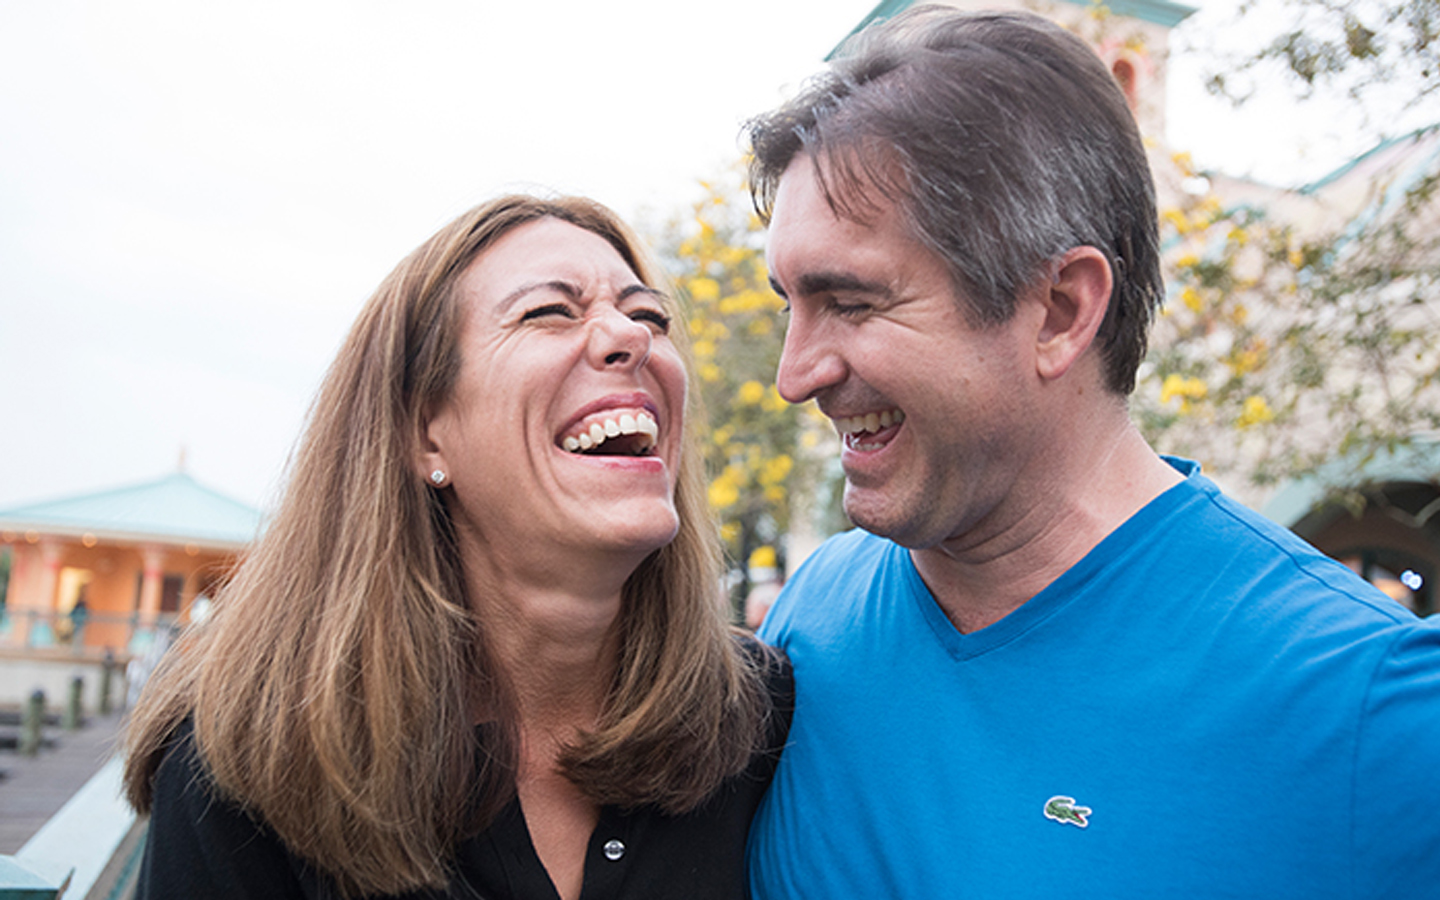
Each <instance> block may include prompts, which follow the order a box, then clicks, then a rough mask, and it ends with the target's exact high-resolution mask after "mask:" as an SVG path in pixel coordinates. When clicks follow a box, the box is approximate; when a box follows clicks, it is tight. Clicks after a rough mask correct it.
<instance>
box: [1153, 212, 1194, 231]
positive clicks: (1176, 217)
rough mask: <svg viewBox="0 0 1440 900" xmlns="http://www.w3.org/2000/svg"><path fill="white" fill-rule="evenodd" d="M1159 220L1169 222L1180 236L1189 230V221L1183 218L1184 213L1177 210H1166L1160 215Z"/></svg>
mask: <svg viewBox="0 0 1440 900" xmlns="http://www.w3.org/2000/svg"><path fill="white" fill-rule="evenodd" d="M1160 218H1161V219H1163V220H1164V221H1166V222H1169V223H1170V225H1171V227H1173V228H1174V229H1175V231H1176V232H1178V233H1180V234H1185V233H1187V232H1188V231H1189V230H1190V220H1189V219H1187V218H1186V217H1185V213H1183V212H1181V211H1180V210H1178V209H1174V208H1171V209H1167V210H1165V212H1163V213H1161V215H1160Z"/></svg>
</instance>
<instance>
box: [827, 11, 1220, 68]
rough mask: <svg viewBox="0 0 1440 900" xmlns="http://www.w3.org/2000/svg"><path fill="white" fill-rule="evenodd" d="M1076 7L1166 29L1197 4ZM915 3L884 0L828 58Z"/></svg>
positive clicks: (1181, 19)
mask: <svg viewBox="0 0 1440 900" xmlns="http://www.w3.org/2000/svg"><path fill="white" fill-rule="evenodd" d="M1064 2H1066V3H1072V4H1074V5H1076V6H1097V5H1103V6H1104V7H1105V8H1106V9H1108V10H1110V11H1111V12H1112V13H1114V14H1115V15H1117V16H1128V17H1129V18H1132V19H1140V20H1141V21H1144V22H1152V23H1154V24H1156V25H1163V26H1164V27H1166V28H1174V27H1175V26H1176V25H1179V24H1180V23H1181V22H1183V21H1185V19H1187V18H1189V17H1190V16H1191V15H1192V14H1194V12H1195V9H1196V8H1195V7H1193V6H1186V5H1185V4H1183V3H1173V2H1171V0H1109V2H1108V3H1104V4H1097V3H1095V2H1093V0H1064ZM914 5H915V0H880V2H879V3H878V4H876V6H875V8H874V9H872V10H870V13H869V14H868V15H866V16H865V18H863V19H861V20H860V24H858V25H856V26H855V27H854V28H852V29H850V33H849V34H847V35H845V39H844V40H842V41H841V42H840V43H838V44H836V45H835V48H834V49H833V50H831V51H830V52H829V53H827V54H826V55H825V58H826V59H827V60H829V59H834V58H835V56H836V55H837V54H839V52H840V48H842V47H844V46H845V41H848V40H850V38H852V37H854V36H855V35H857V34H859V33H860V32H861V31H864V30H865V26H867V25H869V24H870V23H871V22H877V21H879V20H881V19H889V18H892V17H894V16H898V15H900V13H902V12H904V11H905V10H907V9H909V8H910V7H912V6H914Z"/></svg>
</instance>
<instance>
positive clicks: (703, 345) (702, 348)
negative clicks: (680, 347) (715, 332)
mask: <svg viewBox="0 0 1440 900" xmlns="http://www.w3.org/2000/svg"><path fill="white" fill-rule="evenodd" d="M694 350H695V355H696V356H697V357H699V358H701V359H707V358H709V357H712V356H714V355H715V342H714V341H711V340H700V341H696V342H695V346H694Z"/></svg>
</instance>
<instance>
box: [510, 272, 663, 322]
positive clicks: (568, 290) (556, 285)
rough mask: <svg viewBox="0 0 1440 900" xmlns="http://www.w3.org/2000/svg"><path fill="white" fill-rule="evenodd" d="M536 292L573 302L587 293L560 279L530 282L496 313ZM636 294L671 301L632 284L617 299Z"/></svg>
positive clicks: (519, 288) (648, 289) (652, 290)
mask: <svg viewBox="0 0 1440 900" xmlns="http://www.w3.org/2000/svg"><path fill="white" fill-rule="evenodd" d="M536 291H555V292H556V293H558V294H564V295H565V296H566V297H568V298H569V299H571V300H579V299H580V298H581V297H583V296H584V294H585V291H584V290H583V289H582V288H581V287H580V286H579V285H578V284H574V283H573V282H569V281H565V280H563V279H559V278H552V279H547V280H544V281H530V282H526V283H525V284H522V285H520V286H519V287H517V288H516V289H515V290H513V291H511V292H510V293H508V294H506V295H505V296H504V297H502V298H501V299H500V302H499V303H498V304H496V307H495V311H496V312H497V313H498V314H500V315H504V314H505V312H506V311H508V310H509V309H510V307H512V306H514V305H515V304H516V303H517V302H519V301H520V300H521V299H522V298H524V297H525V296H527V295H529V294H533V293H535V292H536ZM636 294H645V295H648V296H651V297H654V298H655V299H656V300H660V301H662V302H668V301H669V300H670V297H669V295H668V294H666V293H664V292H663V291H657V290H656V289H655V288H652V287H650V286H648V285H644V284H632V285H629V286H627V287H623V288H621V289H620V293H619V294H618V295H617V297H616V299H618V300H627V299H629V298H630V297H633V296H635V295H636Z"/></svg>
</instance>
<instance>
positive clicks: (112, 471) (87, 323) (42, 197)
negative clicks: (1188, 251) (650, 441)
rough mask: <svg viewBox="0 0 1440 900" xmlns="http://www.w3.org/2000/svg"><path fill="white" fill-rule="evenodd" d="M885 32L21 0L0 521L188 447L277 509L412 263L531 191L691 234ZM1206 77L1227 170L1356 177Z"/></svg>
mask: <svg viewBox="0 0 1440 900" xmlns="http://www.w3.org/2000/svg"><path fill="white" fill-rule="evenodd" d="M873 6H874V0H727V2H724V3H693V2H687V0H615V2H601V0H554V2H537V3H516V2H506V3H499V2H488V0H472V2H468V3H467V2H452V0H407V2H405V3H394V2H391V3H380V2H370V0H350V2H317V0H285V2H272V0H248V2H245V3H231V4H222V3H200V2H195V0H184V2H180V0H110V2H77V0H0V372H3V374H4V380H3V384H4V391H3V396H4V400H3V405H0V508H4V507H9V506H13V505H16V504H19V503H23V502H27V501H31V500H41V499H50V498H54V497H60V496H65V495H69V494H73V493H77V492H82V491H89V490H95V489H100V488H106V487H114V486H120V485H125V484H130V483H135V482H140V481H145V480H149V479H152V478H157V477H160V476H162V475H165V474H167V473H169V472H171V471H173V470H174V469H175V466H176V464H177V459H178V457H179V454H180V452H181V449H182V448H184V450H185V452H186V456H187V469H188V471H190V473H191V474H192V475H194V476H195V477H196V478H198V479H199V480H201V481H202V482H204V483H206V484H208V485H210V486H212V487H214V488H216V489H218V490H220V491H222V492H224V493H226V494H229V495H231V496H233V497H235V498H236V499H239V500H242V501H244V502H247V503H250V504H253V505H256V506H266V505H268V502H269V500H270V497H271V495H272V493H273V491H274V489H275V487H276V486H277V484H278V480H279V476H280V475H281V472H282V469H283V466H284V463H285V458H286V455H287V454H288V452H289V449H290V446H291V445H292V443H293V442H294V440H295V438H296V436H297V434H298V432H299V429H300V427H301V424H302V421H303V417H304V413H305V409H306V405H307V404H308V402H309V400H310V397H311V395H312V393H313V392H314V390H315V388H316V386H317V385H318V383H319V380H320V378H321V376H322V374H323V371H324V368H325V366H326V365H328V363H329V361H330V358H331V357H332V356H333V354H334V352H335V350H336V349H337V347H338V344H339V342H340V340H341V338H342V337H343V335H344V332H345V331H346V329H347V328H348V327H349V324H350V322H351V320H352V319H353V317H354V315H355V313H356V312H357V311H358V309H359V307H360V305H361V303H362V302H363V301H364V300H365V298H366V297H367V296H368V295H369V293H370V292H371V290H372V289H373V288H374V287H375V285H376V284H377V283H378V282H379V280H380V279H381V278H382V277H383V276H384V274H385V273H386V272H388V271H389V270H390V269H391V268H392V267H393V266H394V264H395V263H396V262H398V261H399V259H400V258H401V257H402V256H403V255H404V254H405V253H407V252H408V251H409V250H410V249H411V248H413V247H414V246H415V245H416V244H418V243H420V242H421V241H422V240H423V239H424V238H426V237H427V236H428V235H429V234H430V233H432V232H433V231H434V230H435V229H436V228H437V227H439V226H440V225H441V224H443V223H444V222H446V221H448V220H449V219H450V218H452V217H454V216H455V215H457V214H458V213H460V212H461V211H463V210H464V209H466V208H468V207H469V206H471V205H473V204H475V203H477V202H479V201H481V200H484V199H486V198H488V197H490V196H493V195H495V194H497V193H500V192H502V191H505V190H509V189H516V188H519V189H529V188H538V189H544V190H558V191H565V192H575V193H582V194H588V195H590V196H593V197H595V198H597V199H599V200H601V201H602V202H605V203H607V204H609V205H610V206H612V207H614V208H615V209H617V210H618V211H619V212H621V213H622V214H623V215H625V216H627V217H630V218H632V219H640V220H650V221H653V220H658V219H660V218H663V217H664V216H665V215H666V214H668V213H670V212H672V211H679V210H681V209H683V207H684V206H685V204H686V203H687V202H688V201H689V200H690V199H692V198H693V197H694V196H695V194H696V186H695V185H696V181H697V179H700V178H704V177H707V176H710V175H713V174H715V173H716V172H719V171H720V170H722V169H723V168H724V167H726V166H727V165H729V164H730V163H731V162H732V161H733V160H734V159H736V158H737V157H738V155H739V149H740V148H739V143H738V133H739V128H740V125H741V123H742V122H743V121H744V120H745V119H746V118H747V117H749V116H751V115H753V114H755V113H757V112H760V111H763V110H765V109H767V108H769V107H771V106H773V105H774V104H775V103H777V102H778V101H779V100H781V99H782V98H784V97H786V96H788V95H789V94H790V93H792V92H793V91H794V89H795V88H796V86H797V85H798V83H799V82H800V81H801V80H802V79H803V78H804V77H805V76H807V75H809V74H811V73H812V72H814V71H815V70H817V69H818V68H819V67H820V66H821V59H822V57H823V56H824V54H825V53H826V52H828V51H829V50H830V49H831V47H833V46H834V44H835V43H836V42H837V41H838V40H840V39H841V38H843V37H844V36H845V34H846V33H848V32H849V30H850V29H851V28H852V27H853V26H854V25H855V24H856V23H858V22H859V21H860V19H861V18H862V17H863V16H864V15H865V14H866V13H868V12H869V11H870V10H871V9H872V8H873ZM1205 24H1206V18H1205V16H1203V15H1202V16H1198V17H1196V18H1195V20H1193V21H1192V22H1191V23H1187V25H1185V26H1182V27H1183V28H1185V29H1197V28H1198V29H1202V30H1203V28H1204V27H1205ZM1198 66H1199V61H1198V60H1195V59H1179V60H1177V61H1176V63H1175V65H1174V67H1173V68H1172V76H1171V79H1172V80H1171V112H1170V122H1171V135H1170V137H1171V140H1172V143H1179V144H1181V145H1183V146H1187V147H1190V148H1192V149H1193V150H1194V151H1195V154H1196V156H1197V158H1199V159H1200V160H1201V162H1202V163H1205V164H1210V165H1219V166H1222V167H1224V168H1228V169H1229V170H1231V171H1237V172H1243V171H1249V172H1255V173H1256V174H1262V175H1265V174H1270V175H1272V177H1277V178H1278V177H1284V176H1283V175H1281V174H1279V173H1289V174H1291V175H1293V174H1294V173H1295V172H1296V171H1298V170H1299V169H1298V168H1297V167H1302V166H1309V169H1308V170H1307V171H1312V172H1314V173H1315V174H1320V173H1321V172H1322V171H1323V170H1324V169H1325V168H1326V167H1328V166H1332V165H1334V164H1336V163H1338V162H1339V161H1340V160H1341V159H1342V158H1343V157H1340V156H1337V155H1336V153H1337V151H1336V149H1335V148H1334V147H1330V146H1329V145H1327V144H1326V143H1325V139H1324V138H1323V137H1315V136H1309V137H1297V136H1296V135H1295V134H1294V133H1292V131H1293V129H1291V128H1290V127H1289V126H1285V125H1283V124H1282V125H1277V124H1276V122H1275V120H1274V119H1273V118H1269V119H1267V116H1266V114H1265V112H1264V110H1263V108H1262V109H1261V110H1258V111H1257V114H1252V115H1250V117H1249V119H1248V120H1245V119H1242V118H1236V117H1234V116H1232V115H1230V114H1229V113H1227V112H1226V111H1225V110H1223V109H1220V108H1218V107H1217V106H1216V105H1215V104H1211V103H1209V102H1208V101H1206V100H1205V99H1204V98H1203V95H1202V93H1201V91H1200V78H1199V75H1198V71H1199V69H1198ZM1177 98H1178V99H1177ZM1332 143H1333V142H1332ZM1302 153H1303V155H1302ZM1267 167H1268V168H1267Z"/></svg>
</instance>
